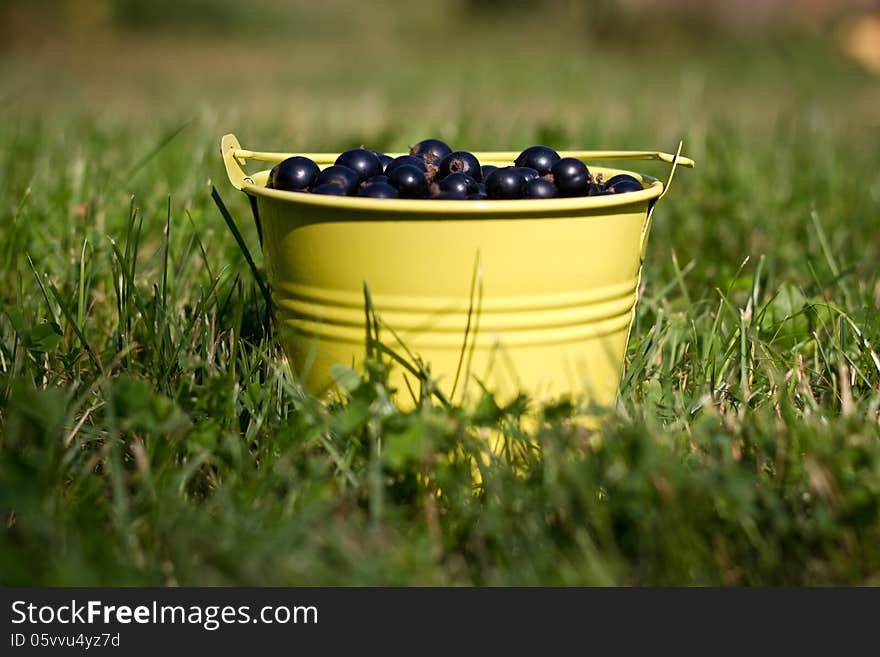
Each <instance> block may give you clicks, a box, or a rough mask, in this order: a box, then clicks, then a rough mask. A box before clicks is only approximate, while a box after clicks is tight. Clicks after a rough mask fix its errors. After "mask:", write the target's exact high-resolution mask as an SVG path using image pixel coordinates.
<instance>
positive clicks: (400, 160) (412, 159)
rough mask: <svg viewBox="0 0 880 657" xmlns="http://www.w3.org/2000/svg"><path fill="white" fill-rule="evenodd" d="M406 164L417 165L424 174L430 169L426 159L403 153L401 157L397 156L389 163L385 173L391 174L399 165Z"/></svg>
mask: <svg viewBox="0 0 880 657" xmlns="http://www.w3.org/2000/svg"><path fill="white" fill-rule="evenodd" d="M404 164H408V165H410V166H413V167H416V168H417V169H419V170H420V171H421V172H422V173H423V174H424V173H425V171H427V169H428V167H427V165H426V164H425V161H424V160H423V159H422V158H420V157H417V156H415V155H401V156H400V157H396V158H394V159H393V160H391V162H389V163H388V165H387V166H386V167H385V175H386V176H390V175H391V174H392V173H393V172H394V170H395V169H396V168H397V167H399V166H403V165H404Z"/></svg>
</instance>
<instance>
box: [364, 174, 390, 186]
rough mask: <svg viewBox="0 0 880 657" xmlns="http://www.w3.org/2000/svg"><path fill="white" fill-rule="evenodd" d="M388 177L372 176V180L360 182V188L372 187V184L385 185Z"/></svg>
mask: <svg viewBox="0 0 880 657" xmlns="http://www.w3.org/2000/svg"><path fill="white" fill-rule="evenodd" d="M387 182H388V176H384V175H382V176H373V177H372V178H367V179H366V180H362V181H361V187H366V186H367V185H372V184H373V183H387Z"/></svg>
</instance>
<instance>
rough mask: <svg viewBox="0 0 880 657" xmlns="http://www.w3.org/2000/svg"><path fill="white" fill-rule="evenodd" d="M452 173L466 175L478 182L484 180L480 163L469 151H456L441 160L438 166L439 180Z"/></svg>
mask: <svg viewBox="0 0 880 657" xmlns="http://www.w3.org/2000/svg"><path fill="white" fill-rule="evenodd" d="M451 173H466V174H467V175H469V176H470V177H471V178H473V179H474V180H476V181H477V182H480V181H481V180H482V179H483V172H482V170H481V169H480V161H479V160H478V159H477V158H476V157H474V155H473V154H472V153H468V152H467V151H455V152H454V153H450V154H449V155H447V156H446V157H444V158H443V159H442V160H440V164H439V165H437V179H438V180H443V179H444V178H445V177H446V176H448V175H449V174H451Z"/></svg>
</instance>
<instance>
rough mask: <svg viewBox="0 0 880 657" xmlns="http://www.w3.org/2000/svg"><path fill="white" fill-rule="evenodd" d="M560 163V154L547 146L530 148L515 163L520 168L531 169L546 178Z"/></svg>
mask: <svg viewBox="0 0 880 657" xmlns="http://www.w3.org/2000/svg"><path fill="white" fill-rule="evenodd" d="M558 161H559V153H557V152H556V151H554V150H553V149H552V148H549V147H547V146H529V147H528V148H527V149H526V150H524V151H523V152H522V153H520V154H519V156H518V157H517V158H516V160H515V161H514V164H515V165H516V166H518V167H530V168H532V169H535V170H536V171H537V172H538V175H541V176H546V175H547V174H548V173H550V169H551V168H553V165H554V164H556V163H557V162H558Z"/></svg>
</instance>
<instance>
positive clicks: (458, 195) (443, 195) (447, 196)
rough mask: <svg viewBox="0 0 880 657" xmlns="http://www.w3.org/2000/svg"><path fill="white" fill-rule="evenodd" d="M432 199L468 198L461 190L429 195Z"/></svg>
mask: <svg viewBox="0 0 880 657" xmlns="http://www.w3.org/2000/svg"><path fill="white" fill-rule="evenodd" d="M431 198H432V199H436V200H438V201H464V200H465V199H467V198H468V196H466V195H465V194H462V193H461V192H440V193H439V194H436V195H434V196H432V197H431Z"/></svg>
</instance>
